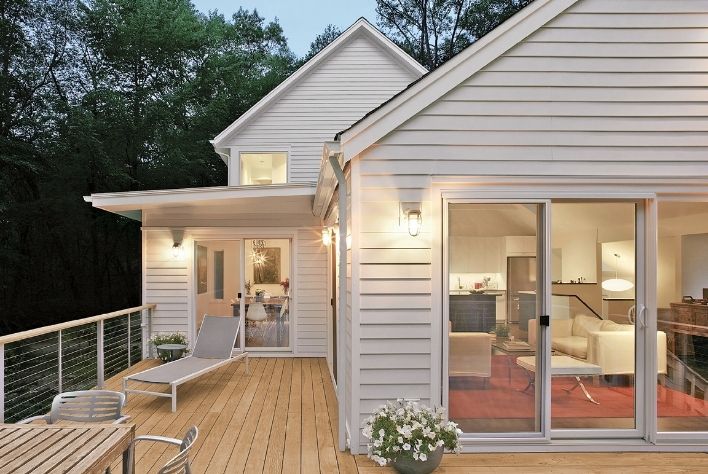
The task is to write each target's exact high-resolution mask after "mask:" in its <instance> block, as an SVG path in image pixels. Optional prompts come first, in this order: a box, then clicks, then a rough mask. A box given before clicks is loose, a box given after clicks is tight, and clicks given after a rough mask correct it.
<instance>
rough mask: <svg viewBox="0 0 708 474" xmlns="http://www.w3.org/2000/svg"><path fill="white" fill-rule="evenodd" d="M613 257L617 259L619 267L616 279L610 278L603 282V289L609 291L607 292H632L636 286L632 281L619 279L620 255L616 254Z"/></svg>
mask: <svg viewBox="0 0 708 474" xmlns="http://www.w3.org/2000/svg"><path fill="white" fill-rule="evenodd" d="M613 255H614V256H615V257H617V266H615V277H614V278H609V279H607V280H605V281H603V282H602V289H603V290H607V291H627V290H631V289H632V288H634V284H633V283H632V282H631V281H629V280H625V279H624V278H618V277H617V269H618V268H619V259H620V255H619V254H618V253H615V254H613Z"/></svg>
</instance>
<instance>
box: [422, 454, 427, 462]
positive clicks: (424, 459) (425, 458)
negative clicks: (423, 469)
mask: <svg viewBox="0 0 708 474" xmlns="http://www.w3.org/2000/svg"><path fill="white" fill-rule="evenodd" d="M420 460H421V461H427V460H428V455H427V454H425V453H421V454H420Z"/></svg>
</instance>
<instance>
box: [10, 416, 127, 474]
mask: <svg viewBox="0 0 708 474" xmlns="http://www.w3.org/2000/svg"><path fill="white" fill-rule="evenodd" d="M134 439H135V425H125V424H120V425H103V424H84V423H73V424H60V425H46V424H27V425H12V424H2V425H0V472H1V473H5V472H8V473H9V472H12V473H13V474H14V473H17V474H22V473H37V472H42V473H47V474H49V473H71V474H81V473H103V472H105V471H106V469H108V468H109V467H110V466H111V464H112V463H113V461H115V459H116V458H117V457H118V456H120V455H121V454H122V455H123V473H124V474H132V473H133V472H134V465H133V463H134V457H133V455H132V446H133V440H134Z"/></svg>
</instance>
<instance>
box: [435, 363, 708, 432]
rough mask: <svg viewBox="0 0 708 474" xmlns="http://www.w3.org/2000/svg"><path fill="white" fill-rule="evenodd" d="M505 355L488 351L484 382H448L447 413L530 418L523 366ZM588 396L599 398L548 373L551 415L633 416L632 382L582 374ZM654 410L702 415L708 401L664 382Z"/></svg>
mask: <svg viewBox="0 0 708 474" xmlns="http://www.w3.org/2000/svg"><path fill="white" fill-rule="evenodd" d="M508 357H509V356H504V355H499V356H494V357H492V377H491V378H490V379H489V381H488V382H486V386H485V383H482V381H481V380H479V379H478V380H470V379H463V378H461V379H457V378H453V379H452V380H451V382H450V392H449V393H450V404H449V409H450V417H451V418H452V419H470V418H490V419H491V418H533V417H534V396H533V390H529V391H527V392H522V391H521V390H523V388H524V387H526V385H527V376H526V372H525V371H524V369H522V368H521V367H519V366H517V365H516V364H515V363H514V362H513V359H512V360H511V380H509V366H510V365H509V359H508ZM581 380H583V383H584V384H585V386H586V387H587V389H588V391H589V392H590V394H591V395H592V397H593V398H594V399H595V400H597V401H598V402H599V403H600V404H599V405H595V404H594V403H590V402H589V401H588V400H587V399H586V398H585V395H583V392H582V391H581V390H580V388H576V389H575V390H574V391H572V392H571V393H567V392H566V391H565V390H563V389H565V388H571V387H572V386H573V385H574V384H575V378H573V377H553V382H552V386H551V397H552V402H551V416H553V417H559V418H629V417H633V416H634V397H633V388H632V387H628V386H610V385H608V384H606V383H602V382H601V383H600V384H599V385H597V384H594V383H593V378H591V377H585V378H582V379H581ZM658 412H659V416H664V417H682V416H693V417H695V416H708V403H706V402H705V401H703V400H699V399H697V398H694V397H691V396H690V395H686V394H684V393H682V392H679V391H676V390H672V389H670V388H667V387H659V391H658Z"/></svg>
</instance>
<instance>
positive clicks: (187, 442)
mask: <svg viewBox="0 0 708 474" xmlns="http://www.w3.org/2000/svg"><path fill="white" fill-rule="evenodd" d="M197 436H199V430H198V429H197V427H196V426H192V427H191V428H190V429H189V431H187V434H186V435H184V438H182V439H176V438H166V437H164V436H154V435H142V436H136V437H135V440H133V444H134V443H136V442H137V441H155V442H157V443H168V444H173V445H175V446H179V453H177V455H176V456H175V457H173V458H172V459H170V460H169V461H167V463H166V464H165V465H164V466H162V468H161V469H160V470H159V471H157V472H158V474H180V473H184V474H191V472H192V471H191V468H190V465H189V449H190V448H191V447H192V445H194V442H195V441H196V440H197ZM131 452H132V453H135V450H134V449H133V450H131ZM131 463H132V460H131Z"/></svg>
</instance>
